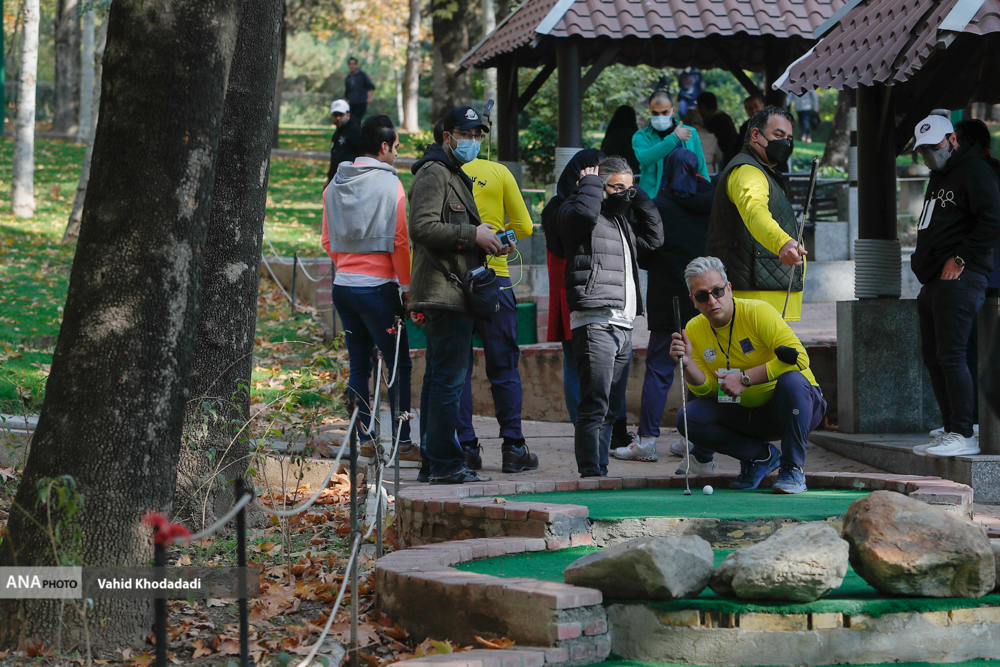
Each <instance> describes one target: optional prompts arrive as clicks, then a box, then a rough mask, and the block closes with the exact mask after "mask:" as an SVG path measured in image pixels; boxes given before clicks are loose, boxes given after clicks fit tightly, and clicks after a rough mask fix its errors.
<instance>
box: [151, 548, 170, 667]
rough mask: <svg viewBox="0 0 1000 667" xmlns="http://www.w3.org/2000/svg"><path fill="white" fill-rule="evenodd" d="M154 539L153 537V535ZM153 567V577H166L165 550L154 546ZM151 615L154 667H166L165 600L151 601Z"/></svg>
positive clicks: (163, 598)
mask: <svg viewBox="0 0 1000 667" xmlns="http://www.w3.org/2000/svg"><path fill="white" fill-rule="evenodd" d="M154 537H155V535H154ZM153 565H155V566H156V568H155V571H154V576H155V577H156V578H157V579H163V578H165V577H166V567H167V548H166V546H164V545H162V544H156V545H155V546H154V548H153ZM153 613H154V614H155V621H156V667H166V664H167V598H166V597H157V598H156V599H155V600H154V601H153Z"/></svg>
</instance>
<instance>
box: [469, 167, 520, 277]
mask: <svg viewBox="0 0 1000 667" xmlns="http://www.w3.org/2000/svg"><path fill="white" fill-rule="evenodd" d="M462 171H464V172H465V173H466V175H467V176H468V177H469V178H471V179H472V195H473V197H475V199H476V208H478V209H479V217H480V218H482V220H483V222H486V223H489V224H490V225H492V226H493V228H494V229H496V230H497V231H500V230H502V229H513V230H514V233H515V234H517V240H518V241H520V240H521V239H525V238H527V237H529V236H531V232H532V231H534V228H533V227H532V224H531V216H530V215H529V214H528V207H527V206H525V205H524V198H523V197H522V196H521V189H520V188H519V187H518V185H517V180H516V179H515V178H514V174H512V173H510V170H509V169H507V167H505V166H503V165H502V164H498V163H496V162H489V161H488V160H480V159H475V160H473V161H472V162H468V163H466V164H464V165H462ZM508 221H509V222H508ZM489 266H490V268H491V269H493V270H494V271H496V273H497V275H498V276H510V269H509V268H508V267H507V256H506V255H503V256H500V257H492V258H490V261H489Z"/></svg>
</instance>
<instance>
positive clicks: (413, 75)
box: [403, 0, 421, 132]
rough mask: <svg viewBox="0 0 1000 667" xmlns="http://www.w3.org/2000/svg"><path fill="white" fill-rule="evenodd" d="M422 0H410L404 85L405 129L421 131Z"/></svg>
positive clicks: (407, 130)
mask: <svg viewBox="0 0 1000 667" xmlns="http://www.w3.org/2000/svg"><path fill="white" fill-rule="evenodd" d="M420 7H421V2H420V0H410V22H409V24H408V25H409V40H408V41H407V43H406V75H405V79H406V81H405V83H404V85H403V106H404V112H403V131H404V132H419V131H420V120H419V118H418V115H419V113H420V18H421V17H420Z"/></svg>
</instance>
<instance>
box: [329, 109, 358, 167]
mask: <svg viewBox="0 0 1000 667" xmlns="http://www.w3.org/2000/svg"><path fill="white" fill-rule="evenodd" d="M359 139H361V123H360V122H359V121H358V120H357V119H356V118H354V117H353V116H351V118H350V120H348V121H347V122H346V123H344V126H343V127H338V128H337V131H336V132H334V133H333V139H331V140H330V171H328V172H326V177H327V178H329V179H333V177H334V175H335V174H336V173H337V167H339V166H340V163H341V162H354V161H355V160H356V159H357V158H358V140H359Z"/></svg>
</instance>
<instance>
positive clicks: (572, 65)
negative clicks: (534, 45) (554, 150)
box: [556, 38, 583, 148]
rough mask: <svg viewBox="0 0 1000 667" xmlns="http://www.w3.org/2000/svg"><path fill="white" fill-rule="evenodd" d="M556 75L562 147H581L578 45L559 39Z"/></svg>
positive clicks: (571, 40)
mask: <svg viewBox="0 0 1000 667" xmlns="http://www.w3.org/2000/svg"><path fill="white" fill-rule="evenodd" d="M556 58H557V60H558V63H559V64H558V68H559V69H558V75H559V141H558V143H557V144H556V145H557V146H559V147H561V148H581V147H582V146H583V108H582V103H583V95H582V94H581V87H580V43H579V42H578V41H577V40H576V39H574V38H568V39H560V40H558V45H557V46H556Z"/></svg>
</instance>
